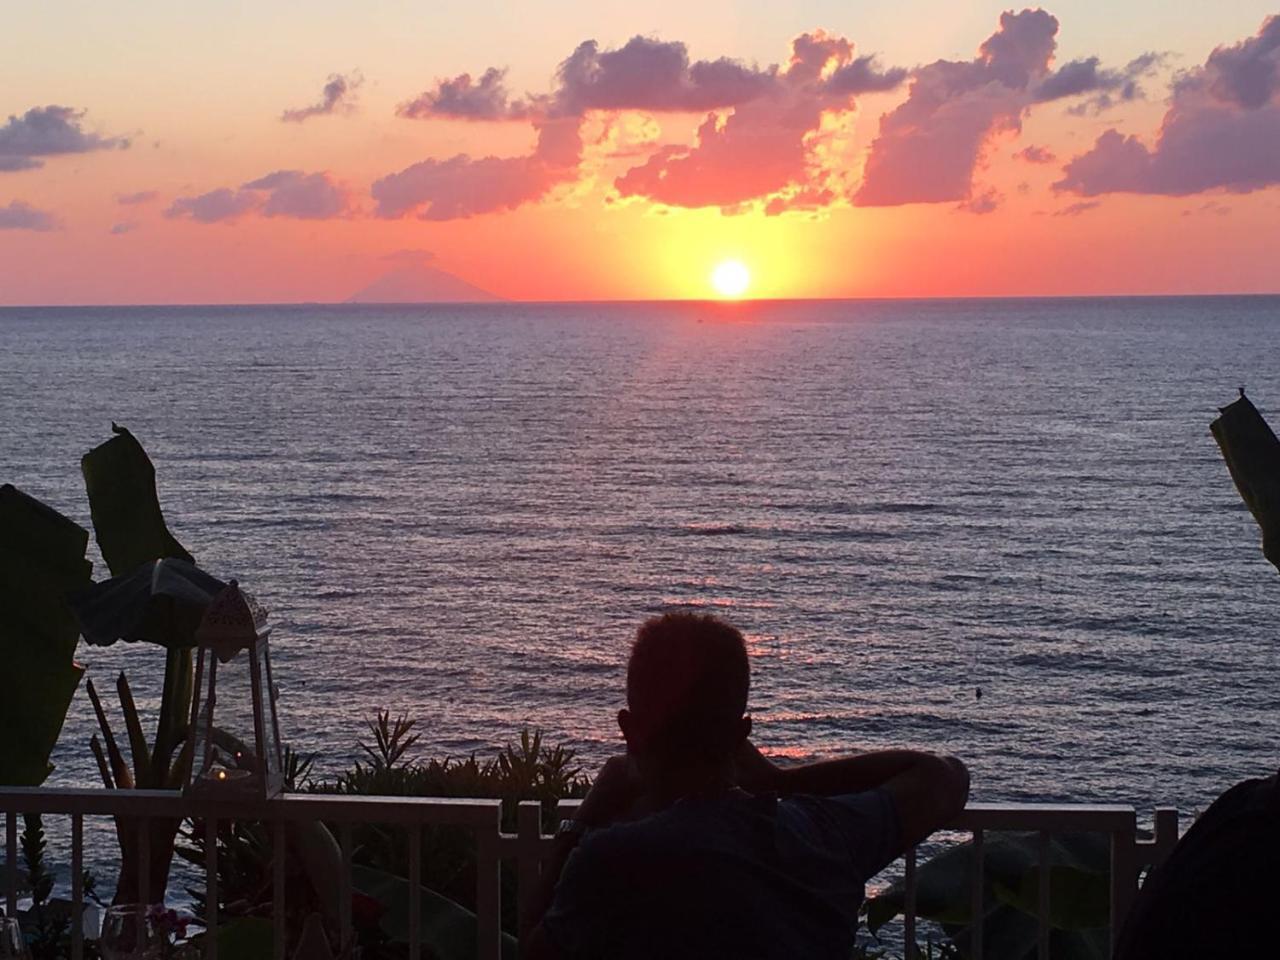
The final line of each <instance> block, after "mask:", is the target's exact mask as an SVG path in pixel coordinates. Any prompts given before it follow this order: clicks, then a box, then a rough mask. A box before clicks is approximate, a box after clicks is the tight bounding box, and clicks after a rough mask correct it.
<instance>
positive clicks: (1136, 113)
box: [0, 0, 1280, 304]
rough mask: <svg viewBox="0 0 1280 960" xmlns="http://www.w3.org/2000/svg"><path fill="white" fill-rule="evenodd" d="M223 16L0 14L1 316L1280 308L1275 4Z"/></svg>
mask: <svg viewBox="0 0 1280 960" xmlns="http://www.w3.org/2000/svg"><path fill="white" fill-rule="evenodd" d="M1270 2H1271V4H1273V5H1274V2H1275V0H1270ZM179 6H183V7H185V5H179ZM219 6H221V5H219ZM227 6H228V9H222V10H219V11H204V12H193V11H191V10H186V9H182V10H175V9H171V8H172V7H173V5H169V4H162V3H159V2H151V0H147V2H140V3H138V4H136V5H131V8H130V9H131V10H132V11H133V13H132V17H131V18H128V17H124V18H122V17H120V16H119V15H118V14H115V13H111V12H110V11H107V10H106V9H105V8H102V7H100V6H99V5H95V4H91V3H88V2H74V3H68V4H66V5H65V8H64V7H62V6H59V8H58V9H54V8H52V7H50V6H48V5H29V6H27V7H25V8H24V9H23V10H22V11H21V12H18V13H16V14H15V13H11V14H8V15H7V17H8V19H9V20H10V21H12V22H13V25H14V26H15V27H16V29H11V30H7V31H6V32H5V34H4V35H3V36H0V121H3V120H4V119H5V118H7V119H8V123H7V124H6V125H0V304H30V303H51V304H52V303H59V304H61V303H69V304H75V303H162V302H171V303H172V302H177V303H198V302H268V301H273V302H274V301H334V300H343V299H346V298H347V297H348V296H351V295H352V294H354V293H356V292H357V291H359V290H361V289H362V288H363V287H365V286H366V285H368V284H369V283H371V282H372V281H374V280H376V279H377V278H378V277H380V276H381V275H383V274H386V273H388V272H389V271H392V270H395V269H403V268H404V264H406V263H414V262H416V263H419V264H422V265H423V269H426V270H436V271H446V272H448V273H450V274H453V275H455V276H457V277H459V278H461V279H462V280H465V281H466V282H468V283H470V284H472V285H475V286H477V287H480V288H483V289H484V290H488V291H490V292H492V293H493V294H495V295H498V296H501V297H506V298H511V299H615V298H616V299H643V298H668V297H678V298H684V297H704V296H710V295H712V293H713V291H712V289H711V287H710V285H709V281H708V277H709V275H710V273H711V271H712V269H713V268H714V267H715V265H716V264H717V263H719V262H721V261H723V260H725V259H727V258H733V259H738V260H741V261H742V262H743V263H745V264H746V265H747V266H748V268H749V269H750V271H751V273H752V285H751V287H750V289H749V291H748V293H749V295H752V296H761V297H864V296H894V297H897V296H974V295H1059V294H1110V293H1143V294H1145V293H1213V292H1276V291H1278V290H1280V280H1277V272H1276V270H1275V268H1274V251H1275V250H1276V249H1277V248H1278V247H1280V187H1278V186H1277V185H1280V20H1276V21H1267V17H1268V15H1269V14H1274V13H1276V12H1277V10H1276V9H1273V8H1272V7H1269V6H1268V3H1255V2H1252V0H1241V2H1236V3H1232V4H1230V5H1229V8H1228V9H1226V10H1223V9H1207V8H1206V5H1204V4H1200V3H1190V2H1185V3H1184V2H1182V0H1177V2H1172V0H1166V2H1163V3H1161V2H1155V0H1134V2H1132V3H1129V4H1126V5H1125V10H1124V11H1123V12H1117V11H1114V10H1111V9H1109V6H1110V5H1108V4H1105V3H1102V2H1095V0H1076V2H1062V3H1058V4H1054V5H1051V6H1050V7H1047V8H1046V9H1045V10H1043V11H1040V10H1027V11H1022V10H1021V9H1020V8H1019V9H1018V10H1015V11H1011V12H1010V13H1008V14H1007V15H1005V16H1004V17H1003V18H1002V13H1004V10H1005V8H1003V7H1002V6H1001V5H1000V4H989V3H972V4H954V3H951V2H945V0H936V2H934V0H905V2H904V3H901V4H898V5H893V9H892V10H888V9H883V10H878V11H875V12H867V11H861V10H859V9H857V5H854V4H850V3H834V2H810V3H796V4H792V5H786V9H784V10H769V11H764V10H761V9H760V6H759V5H758V4H750V3H746V2H742V3H731V2H711V3H707V4H700V5H690V4H687V3H684V4H678V3H667V2H665V0H664V2H658V3H648V4H645V5H643V6H642V7H641V6H638V5H624V4H621V3H612V2H607V3H594V4H590V5H588V4H585V3H568V2H557V3H531V4H528V5H522V7H521V8H520V9H521V13H520V14H519V15H518V16H516V15H513V14H512V13H511V12H510V10H511V8H509V7H506V6H504V5H501V4H495V3H486V2H479V3H475V2H473V3H469V4H462V3H440V4H433V5H423V4H416V3H409V2H400V3H377V4H372V5H367V6H368V9H351V8H350V7H347V6H339V5H337V4H336V3H332V4H331V3H329V2H328V0H324V2H316V3H313V4H295V3H279V4H269V5H266V6H265V8H263V7H262V6H261V5H255V6H253V7H252V8H250V7H249V6H248V5H245V6H244V7H243V8H241V7H234V6H233V5H227ZM879 6H881V7H885V8H888V7H889V6H890V5H879ZM427 8H429V9H427ZM633 38H639V39H633ZM591 39H594V40H595V41H596V46H595V47H594V48H593V49H592V48H583V47H580V46H579V45H580V44H582V42H583V41H586V40H591ZM1148 54H1149V55H1150V56H1145V55H1148ZM868 55H874V57H875V59H874V60H865V59H862V58H864V57H867V56H868ZM722 58H725V59H722ZM1095 58H1096V59H1095ZM562 65H563V66H562ZM489 68H498V69H499V70H500V71H501V70H505V71H506V72H505V73H495V74H493V75H491V76H490V77H489V79H487V80H486V79H485V73H486V71H487V70H488V69H489ZM464 74H465V75H466V79H465V80H464V79H462V75H464ZM335 77H336V78H338V80H337V84H336V86H334V85H330V86H329V87H328V88H326V84H327V83H329V81H330V80H331V79H332V78H335ZM286 111H294V114H293V119H284V116H285V114H286ZM539 131H541V139H540V138H539ZM485 158H490V159H485ZM121 198H125V199H133V200H135V201H136V202H133V203H125V202H122V201H121ZM406 251H411V252H412V253H406ZM410 269H416V268H412V267H411V268H410Z"/></svg>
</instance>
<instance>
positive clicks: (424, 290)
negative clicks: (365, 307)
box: [346, 262, 502, 303]
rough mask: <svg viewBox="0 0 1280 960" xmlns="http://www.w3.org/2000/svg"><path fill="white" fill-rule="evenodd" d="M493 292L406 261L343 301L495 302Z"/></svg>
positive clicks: (426, 265)
mask: <svg viewBox="0 0 1280 960" xmlns="http://www.w3.org/2000/svg"><path fill="white" fill-rule="evenodd" d="M501 300H502V297H499V296H495V295H494V294H492V293H490V292H489V291H488V290H483V289H481V288H480V287H477V286H475V285H474V284H471V283H467V281H465V280H463V279H462V278H461V277H457V276H454V275H453V274H452V273H449V272H448V271H447V270H441V269H440V268H439V267H433V266H431V265H430V264H429V263H425V262H420V263H407V264H405V265H404V266H400V267H396V268H395V269H393V270H391V271H389V272H388V273H384V274H383V275H382V276H380V277H378V279H376V280H374V281H373V282H372V283H370V284H369V285H368V286H366V287H364V288H362V289H360V290H357V291H356V292H355V293H353V294H352V295H351V296H349V297H348V298H347V301H346V302H347V303H431V302H436V303H496V302H499V301H501Z"/></svg>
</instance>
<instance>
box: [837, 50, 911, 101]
mask: <svg viewBox="0 0 1280 960" xmlns="http://www.w3.org/2000/svg"><path fill="white" fill-rule="evenodd" d="M906 79H907V70H906V68H905V67H890V68H889V69H888V70H882V69H881V68H880V65H879V63H878V61H877V58H876V57H875V55H874V54H868V55H867V56H865V57H858V58H857V59H856V60H853V61H851V62H849V63H847V64H845V65H844V66H843V67H840V68H838V69H837V70H836V71H835V72H834V73H832V74H831V77H830V78H829V79H828V80H827V89H828V90H829V91H830V92H831V93H852V94H856V93H885V92H887V91H889V90H894V89H897V88H898V87H899V86H901V84H902V82H903V81H904V80H906Z"/></svg>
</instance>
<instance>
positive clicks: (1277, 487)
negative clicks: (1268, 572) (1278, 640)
mask: <svg viewBox="0 0 1280 960" xmlns="http://www.w3.org/2000/svg"><path fill="white" fill-rule="evenodd" d="M1219 413H1220V414H1221V415H1220V416H1219V417H1218V419H1216V420H1214V421H1213V423H1211V424H1210V425H1209V430H1210V431H1211V432H1212V433H1213V438H1214V439H1215V440H1217V441H1218V447H1219V448H1220V449H1221V450H1222V458H1223V459H1224V460H1226V462H1227V469H1228V470H1230V471H1231V479H1232V480H1234V481H1235V484H1236V489H1237V490H1239V491H1240V496H1241V498H1242V499H1243V500H1244V502H1245V505H1246V506H1247V507H1248V508H1249V512H1250V513H1252V514H1253V519H1254V520H1256V521H1258V526H1259V527H1261V528H1262V553H1263V556H1265V557H1266V558H1267V559H1268V560H1270V561H1271V562H1272V563H1273V564H1274V565H1275V566H1276V568H1277V569H1280V440H1277V439H1276V435H1275V433H1274V431H1272V429H1271V427H1270V426H1268V424H1267V421H1266V420H1265V419H1263V416H1262V414H1261V413H1259V412H1258V408H1257V407H1255V406H1254V405H1253V404H1252V403H1251V402H1250V400H1249V398H1248V397H1246V396H1245V395H1244V390H1243V389H1241V391H1240V398H1239V399H1238V400H1236V401H1235V402H1233V403H1231V404H1228V405H1227V406H1225V407H1222V408H1221V409H1220V411H1219Z"/></svg>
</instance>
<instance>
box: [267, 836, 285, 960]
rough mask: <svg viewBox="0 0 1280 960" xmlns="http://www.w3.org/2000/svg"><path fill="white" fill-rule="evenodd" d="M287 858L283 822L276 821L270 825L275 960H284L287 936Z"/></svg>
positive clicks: (272, 949)
mask: <svg viewBox="0 0 1280 960" xmlns="http://www.w3.org/2000/svg"><path fill="white" fill-rule="evenodd" d="M288 857H289V841H288V837H287V835H286V833H285V827H284V821H283V820H276V821H275V822H274V823H272V824H271V955H272V956H273V957H275V960H284V954H285V938H286V937H287V936H288V930H287V929H286V927H285V903H284V897H285V893H284V877H285V865H286V861H287V860H288Z"/></svg>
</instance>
